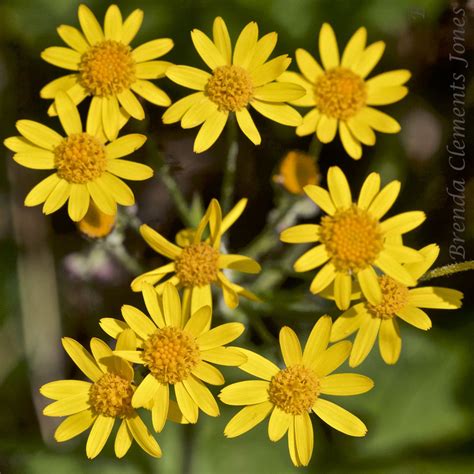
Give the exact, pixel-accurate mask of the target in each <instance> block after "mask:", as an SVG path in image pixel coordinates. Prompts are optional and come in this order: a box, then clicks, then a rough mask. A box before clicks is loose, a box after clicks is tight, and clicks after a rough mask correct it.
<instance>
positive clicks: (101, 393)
mask: <svg viewBox="0 0 474 474" xmlns="http://www.w3.org/2000/svg"><path fill="white" fill-rule="evenodd" d="M132 396H133V387H132V384H131V382H130V381H129V380H126V379H124V378H123V377H120V376H119V375H117V374H113V373H106V374H104V375H103V376H102V377H101V378H100V379H99V380H97V382H95V383H93V384H92V386H91V388H90V391H89V403H90V405H91V407H92V410H93V412H94V413H96V414H99V415H103V416H110V417H114V418H116V417H120V418H123V417H125V416H128V415H130V413H131V412H132V411H133V408H132Z"/></svg>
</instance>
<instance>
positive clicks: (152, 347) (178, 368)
mask: <svg viewBox="0 0 474 474" xmlns="http://www.w3.org/2000/svg"><path fill="white" fill-rule="evenodd" d="M141 357H142V359H143V362H144V365H145V366H146V367H148V369H149V370H150V372H151V373H152V374H153V376H154V377H155V378H156V379H157V380H158V381H159V382H161V383H170V384H175V383H178V382H181V381H183V380H185V379H186V378H188V377H189V374H190V373H191V371H192V370H193V369H194V367H196V365H197V364H198V363H199V361H200V360H201V355H200V352H199V347H198V345H197V343H196V340H195V338H194V337H193V336H191V335H190V334H188V333H186V332H184V331H183V330H182V329H179V328H175V327H165V328H162V329H158V331H156V332H155V333H154V334H152V335H151V336H150V337H149V338H148V339H147V340H146V341H145V342H144V343H143V352H142V355H141Z"/></svg>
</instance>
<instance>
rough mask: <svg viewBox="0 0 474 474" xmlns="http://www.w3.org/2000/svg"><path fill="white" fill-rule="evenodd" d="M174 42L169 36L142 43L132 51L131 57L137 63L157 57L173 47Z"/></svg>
mask: <svg viewBox="0 0 474 474" xmlns="http://www.w3.org/2000/svg"><path fill="white" fill-rule="evenodd" d="M173 46H174V43H173V40H172V39H170V38H160V39H156V40H152V41H148V42H147V43H143V44H142V45H140V46H138V48H135V49H134V50H133V51H132V58H133V59H134V60H135V61H136V62H137V63H143V62H145V61H150V60H151V59H156V58H159V57H161V56H163V55H165V54H166V53H168V52H169V51H171V50H172V49H173Z"/></svg>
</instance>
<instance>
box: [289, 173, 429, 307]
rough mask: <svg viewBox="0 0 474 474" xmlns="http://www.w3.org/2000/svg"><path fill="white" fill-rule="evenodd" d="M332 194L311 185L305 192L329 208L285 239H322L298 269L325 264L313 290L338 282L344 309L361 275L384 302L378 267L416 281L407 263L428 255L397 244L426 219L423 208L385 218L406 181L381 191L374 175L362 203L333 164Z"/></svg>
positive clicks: (373, 298)
mask: <svg viewBox="0 0 474 474" xmlns="http://www.w3.org/2000/svg"><path fill="white" fill-rule="evenodd" d="M327 181H328V188H329V192H328V191H326V190H325V189H323V188H322V187H320V186H306V187H305V192H306V194H307V195H308V196H309V198H310V199H311V200H312V201H314V202H315V203H316V204H317V205H318V206H319V207H320V208H321V209H322V210H323V211H325V212H326V213H327V215H326V216H323V217H322V218H321V223H320V224H319V225H315V224H302V225H297V226H294V227H290V228H288V229H286V230H284V231H283V232H282V234H281V236H280V238H281V240H282V241H283V242H289V243H309V242H319V244H318V245H317V246H316V247H314V248H312V249H311V250H309V251H307V252H306V253H304V254H303V255H302V256H301V257H300V258H299V259H298V260H297V261H296V262H295V264H294V269H295V271H297V272H305V271H308V270H313V269H314V268H317V267H319V266H321V265H324V266H323V268H322V269H321V270H320V271H319V273H318V274H317V275H316V276H315V278H314V279H313V281H312V283H311V287H310V290H311V292H312V293H315V294H316V293H320V292H322V291H323V290H324V289H326V288H327V287H328V286H329V285H330V284H331V283H332V282H334V296H335V300H336V303H337V306H338V307H339V308H340V309H347V308H348V307H349V304H350V298H351V293H352V277H353V276H356V277H357V280H358V282H359V285H360V288H361V290H362V292H363V293H364V296H365V297H366V298H367V300H368V301H369V302H370V303H372V304H374V305H378V304H380V303H381V302H382V290H381V288H380V282H379V279H378V276H377V273H376V272H375V269H374V267H377V268H379V269H380V270H382V271H383V272H384V273H385V274H387V275H388V276H390V277H392V278H393V279H394V280H396V281H398V282H399V283H402V284H404V285H414V284H415V283H416V282H415V280H414V279H413V277H412V276H411V275H410V273H409V272H408V271H407V269H406V268H404V267H403V266H402V265H401V263H403V262H406V263H410V262H419V261H421V260H423V258H422V256H421V255H420V254H419V253H418V252H417V251H416V250H414V249H412V248H410V247H406V246H404V245H403V244H402V243H401V242H395V241H393V239H391V237H393V236H397V235H402V234H404V233H406V232H408V231H410V230H412V229H414V228H415V227H418V226H419V225H420V224H421V223H422V222H423V221H424V220H425V214H424V213H423V212H421V211H412V212H404V213H402V214H398V215H396V216H394V217H390V218H389V219H386V220H384V221H382V218H383V216H384V215H385V214H386V213H387V211H388V210H389V209H390V207H391V206H392V205H393V203H394V202H395V200H396V199H397V196H398V193H399V191H400V183H399V182H398V181H392V182H391V183H389V184H387V185H386V186H385V187H384V188H382V189H380V175H379V174H378V173H371V174H370V175H369V176H368V177H367V179H366V180H365V182H364V184H363V186H362V189H361V191H360V194H359V199H358V201H357V202H353V201H352V194H351V190H350V187H349V184H348V182H347V179H346V177H345V175H344V173H343V172H342V171H341V169H340V168H338V167H336V166H333V167H331V168H329V171H328V176H327Z"/></svg>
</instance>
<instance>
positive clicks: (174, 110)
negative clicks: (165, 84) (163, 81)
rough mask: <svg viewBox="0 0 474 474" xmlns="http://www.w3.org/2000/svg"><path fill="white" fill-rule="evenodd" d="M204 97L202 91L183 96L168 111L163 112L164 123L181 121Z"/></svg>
mask: <svg viewBox="0 0 474 474" xmlns="http://www.w3.org/2000/svg"><path fill="white" fill-rule="evenodd" d="M203 98H204V94H203V93H202V92H196V93H194V94H191V95H188V96H186V97H183V98H182V99H180V100H178V101H177V102H175V103H174V104H173V105H171V106H170V107H169V108H168V109H167V110H166V112H165V113H164V114H163V123H175V122H179V121H180V120H181V118H182V117H183V115H184V114H185V113H186V112H187V111H188V110H189V109H190V108H191V107H192V106H193V105H194V104H196V103H198V102H200V101H201V100H202V99H203Z"/></svg>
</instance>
